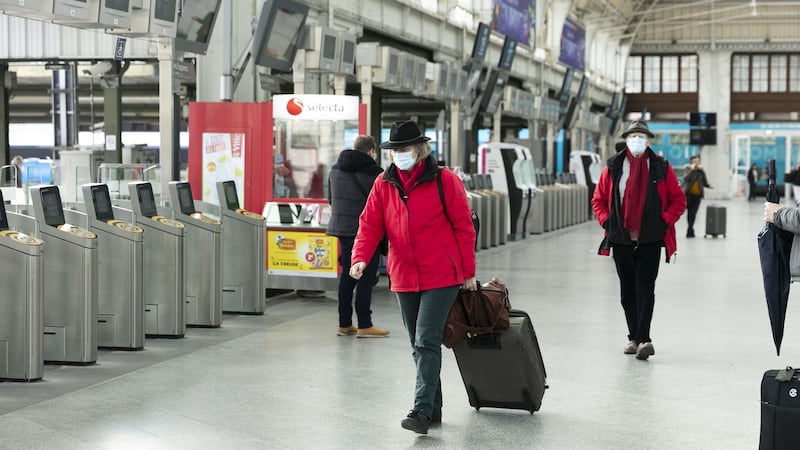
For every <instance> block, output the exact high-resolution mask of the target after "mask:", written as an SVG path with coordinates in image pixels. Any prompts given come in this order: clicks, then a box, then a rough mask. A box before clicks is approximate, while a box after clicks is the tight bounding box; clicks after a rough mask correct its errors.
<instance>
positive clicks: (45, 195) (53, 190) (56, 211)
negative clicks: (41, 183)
mask: <svg viewBox="0 0 800 450" xmlns="http://www.w3.org/2000/svg"><path fill="white" fill-rule="evenodd" d="M39 195H40V196H41V198H42V209H43V210H44V223H46V224H47V225H50V226H51V227H57V226H59V225H64V224H65V223H66V221H65V220H64V207H63V206H61V194H60V193H59V191H58V187H57V186H47V187H43V188H40V189H39Z"/></svg>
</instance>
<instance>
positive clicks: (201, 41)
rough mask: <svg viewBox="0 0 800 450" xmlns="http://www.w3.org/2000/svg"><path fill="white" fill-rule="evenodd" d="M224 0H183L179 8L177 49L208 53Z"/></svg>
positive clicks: (202, 53) (176, 37)
mask: <svg viewBox="0 0 800 450" xmlns="http://www.w3.org/2000/svg"><path fill="white" fill-rule="evenodd" d="M220 3H222V0H192V1H183V2H181V6H180V9H179V10H178V25H177V28H178V31H177V32H176V36H175V49H176V50H178V51H182V52H190V53H197V54H201V55H205V54H206V50H207V49H208V42H209V40H210V39H211V32H212V31H213V30H214V24H215V23H216V21H217V17H218V16H219V5H220Z"/></svg>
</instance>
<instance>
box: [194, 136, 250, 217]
mask: <svg viewBox="0 0 800 450" xmlns="http://www.w3.org/2000/svg"><path fill="white" fill-rule="evenodd" d="M244 142H245V133H203V201H204V202H206V203H212V204H214V205H219V196H218V195H217V181H228V180H233V181H235V182H236V193H237V195H238V196H239V204H240V205H244V151H245V148H244Z"/></svg>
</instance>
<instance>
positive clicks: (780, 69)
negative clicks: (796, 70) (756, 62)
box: [769, 55, 786, 92]
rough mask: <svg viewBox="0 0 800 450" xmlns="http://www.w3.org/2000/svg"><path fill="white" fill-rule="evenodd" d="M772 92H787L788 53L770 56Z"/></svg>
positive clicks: (770, 88)
mask: <svg viewBox="0 0 800 450" xmlns="http://www.w3.org/2000/svg"><path fill="white" fill-rule="evenodd" d="M769 90H770V92H786V55H772V56H770V73H769Z"/></svg>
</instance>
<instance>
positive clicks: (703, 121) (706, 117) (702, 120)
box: [689, 112, 717, 127]
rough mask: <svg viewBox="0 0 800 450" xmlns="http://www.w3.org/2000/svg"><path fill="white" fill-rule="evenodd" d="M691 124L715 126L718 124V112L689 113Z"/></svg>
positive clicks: (693, 125) (695, 125) (694, 125)
mask: <svg viewBox="0 0 800 450" xmlns="http://www.w3.org/2000/svg"><path fill="white" fill-rule="evenodd" d="M689 126H692V127H715V126H717V113H701V112H696V113H689Z"/></svg>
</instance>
